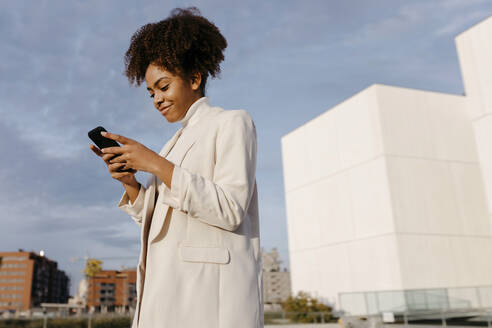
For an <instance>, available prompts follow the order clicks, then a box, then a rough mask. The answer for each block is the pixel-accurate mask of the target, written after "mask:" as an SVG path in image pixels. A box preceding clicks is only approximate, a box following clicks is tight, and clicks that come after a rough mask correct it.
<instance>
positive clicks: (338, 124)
mask: <svg viewBox="0 0 492 328" xmlns="http://www.w3.org/2000/svg"><path fill="white" fill-rule="evenodd" d="M456 43H457V48H458V53H459V58H460V65H461V68H462V73H463V80H464V82H465V90H466V95H452V94H443V93H437V92H429V91H422V90H413V89H406V88H400V87H392V86H385V85H372V86H370V87H369V88H367V89H365V90H363V91H361V92H360V93H358V94H356V95H354V96H352V97H351V98H349V99H347V100H346V101H344V102H342V103H341V104H339V105H337V106H335V107H334V108H332V109H330V110H328V111H327V112H325V113H324V114H322V115H320V116H319V117H317V118H315V119H313V120H312V121H310V122H308V123H306V124H305V125H303V126H301V127H299V128H298V129H296V130H294V131H293V132H291V133H289V134H288V135H286V136H284V137H283V138H282V156H283V165H284V181H285V193H286V209H287V221H288V225H287V227H288V236H289V256H290V268H291V279H292V287H293V291H294V292H297V291H300V290H303V291H307V292H311V293H314V294H315V295H316V294H317V295H319V297H321V298H323V299H324V300H325V301H326V302H328V303H331V304H332V305H334V306H335V308H336V309H338V310H344V311H347V312H349V313H353V314H366V313H376V312H381V311H399V310H401V311H403V310H408V309H428V308H442V307H452V306H459V307H490V306H492V288H491V287H490V286H491V285H492V263H490V262H489V261H486V260H484V259H488V258H491V257H492V229H491V227H492V212H491V208H492V206H491V205H492V142H491V140H492V115H490V114H492V92H491V90H492V65H490V58H492V18H488V19H487V20H485V21H483V22H481V23H480V24H478V25H477V26H475V27H473V28H471V29H470V30H468V31H466V32H464V33H462V34H461V35H459V36H458V37H457V38H456Z"/></svg>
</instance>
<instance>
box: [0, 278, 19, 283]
mask: <svg viewBox="0 0 492 328" xmlns="http://www.w3.org/2000/svg"><path fill="white" fill-rule="evenodd" d="M24 281H25V280H24V278H17V279H0V284H12V283H16V282H24Z"/></svg>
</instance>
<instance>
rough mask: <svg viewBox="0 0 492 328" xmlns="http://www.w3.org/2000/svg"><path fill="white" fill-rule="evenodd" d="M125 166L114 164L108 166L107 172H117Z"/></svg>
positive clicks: (123, 164)
mask: <svg viewBox="0 0 492 328" xmlns="http://www.w3.org/2000/svg"><path fill="white" fill-rule="evenodd" d="M124 166H125V163H114V164H109V165H108V168H109V172H111V173H113V172H118V170H119V169H122V168H123V167H124Z"/></svg>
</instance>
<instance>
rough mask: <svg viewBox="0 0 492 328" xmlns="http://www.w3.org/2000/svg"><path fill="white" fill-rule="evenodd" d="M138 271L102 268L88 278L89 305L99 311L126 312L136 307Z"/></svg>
mask: <svg viewBox="0 0 492 328" xmlns="http://www.w3.org/2000/svg"><path fill="white" fill-rule="evenodd" d="M136 281H137V271H136V270H135V269H128V270H122V271H116V270H102V271H101V272H99V273H97V274H96V275H95V276H94V277H90V278H88V289H87V306H89V308H93V309H94V310H95V311H97V312H106V311H109V312H113V311H120V312H126V311H128V310H130V309H134V308H135V304H136V300H137V289H136Z"/></svg>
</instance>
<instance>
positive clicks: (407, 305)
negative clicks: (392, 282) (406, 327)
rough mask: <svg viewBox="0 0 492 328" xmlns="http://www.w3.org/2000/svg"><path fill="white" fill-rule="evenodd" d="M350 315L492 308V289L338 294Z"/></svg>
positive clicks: (343, 308)
mask: <svg viewBox="0 0 492 328" xmlns="http://www.w3.org/2000/svg"><path fill="white" fill-rule="evenodd" d="M339 302H340V309H341V311H342V312H343V313H346V314H348V315H373V314H379V313H383V312H395V313H398V312H401V313H404V312H405V313H409V312H419V311H433V310H466V309H479V308H492V286H481V287H462V288H433V289H414V290H403V291H374V292H360V293H341V294H339Z"/></svg>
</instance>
